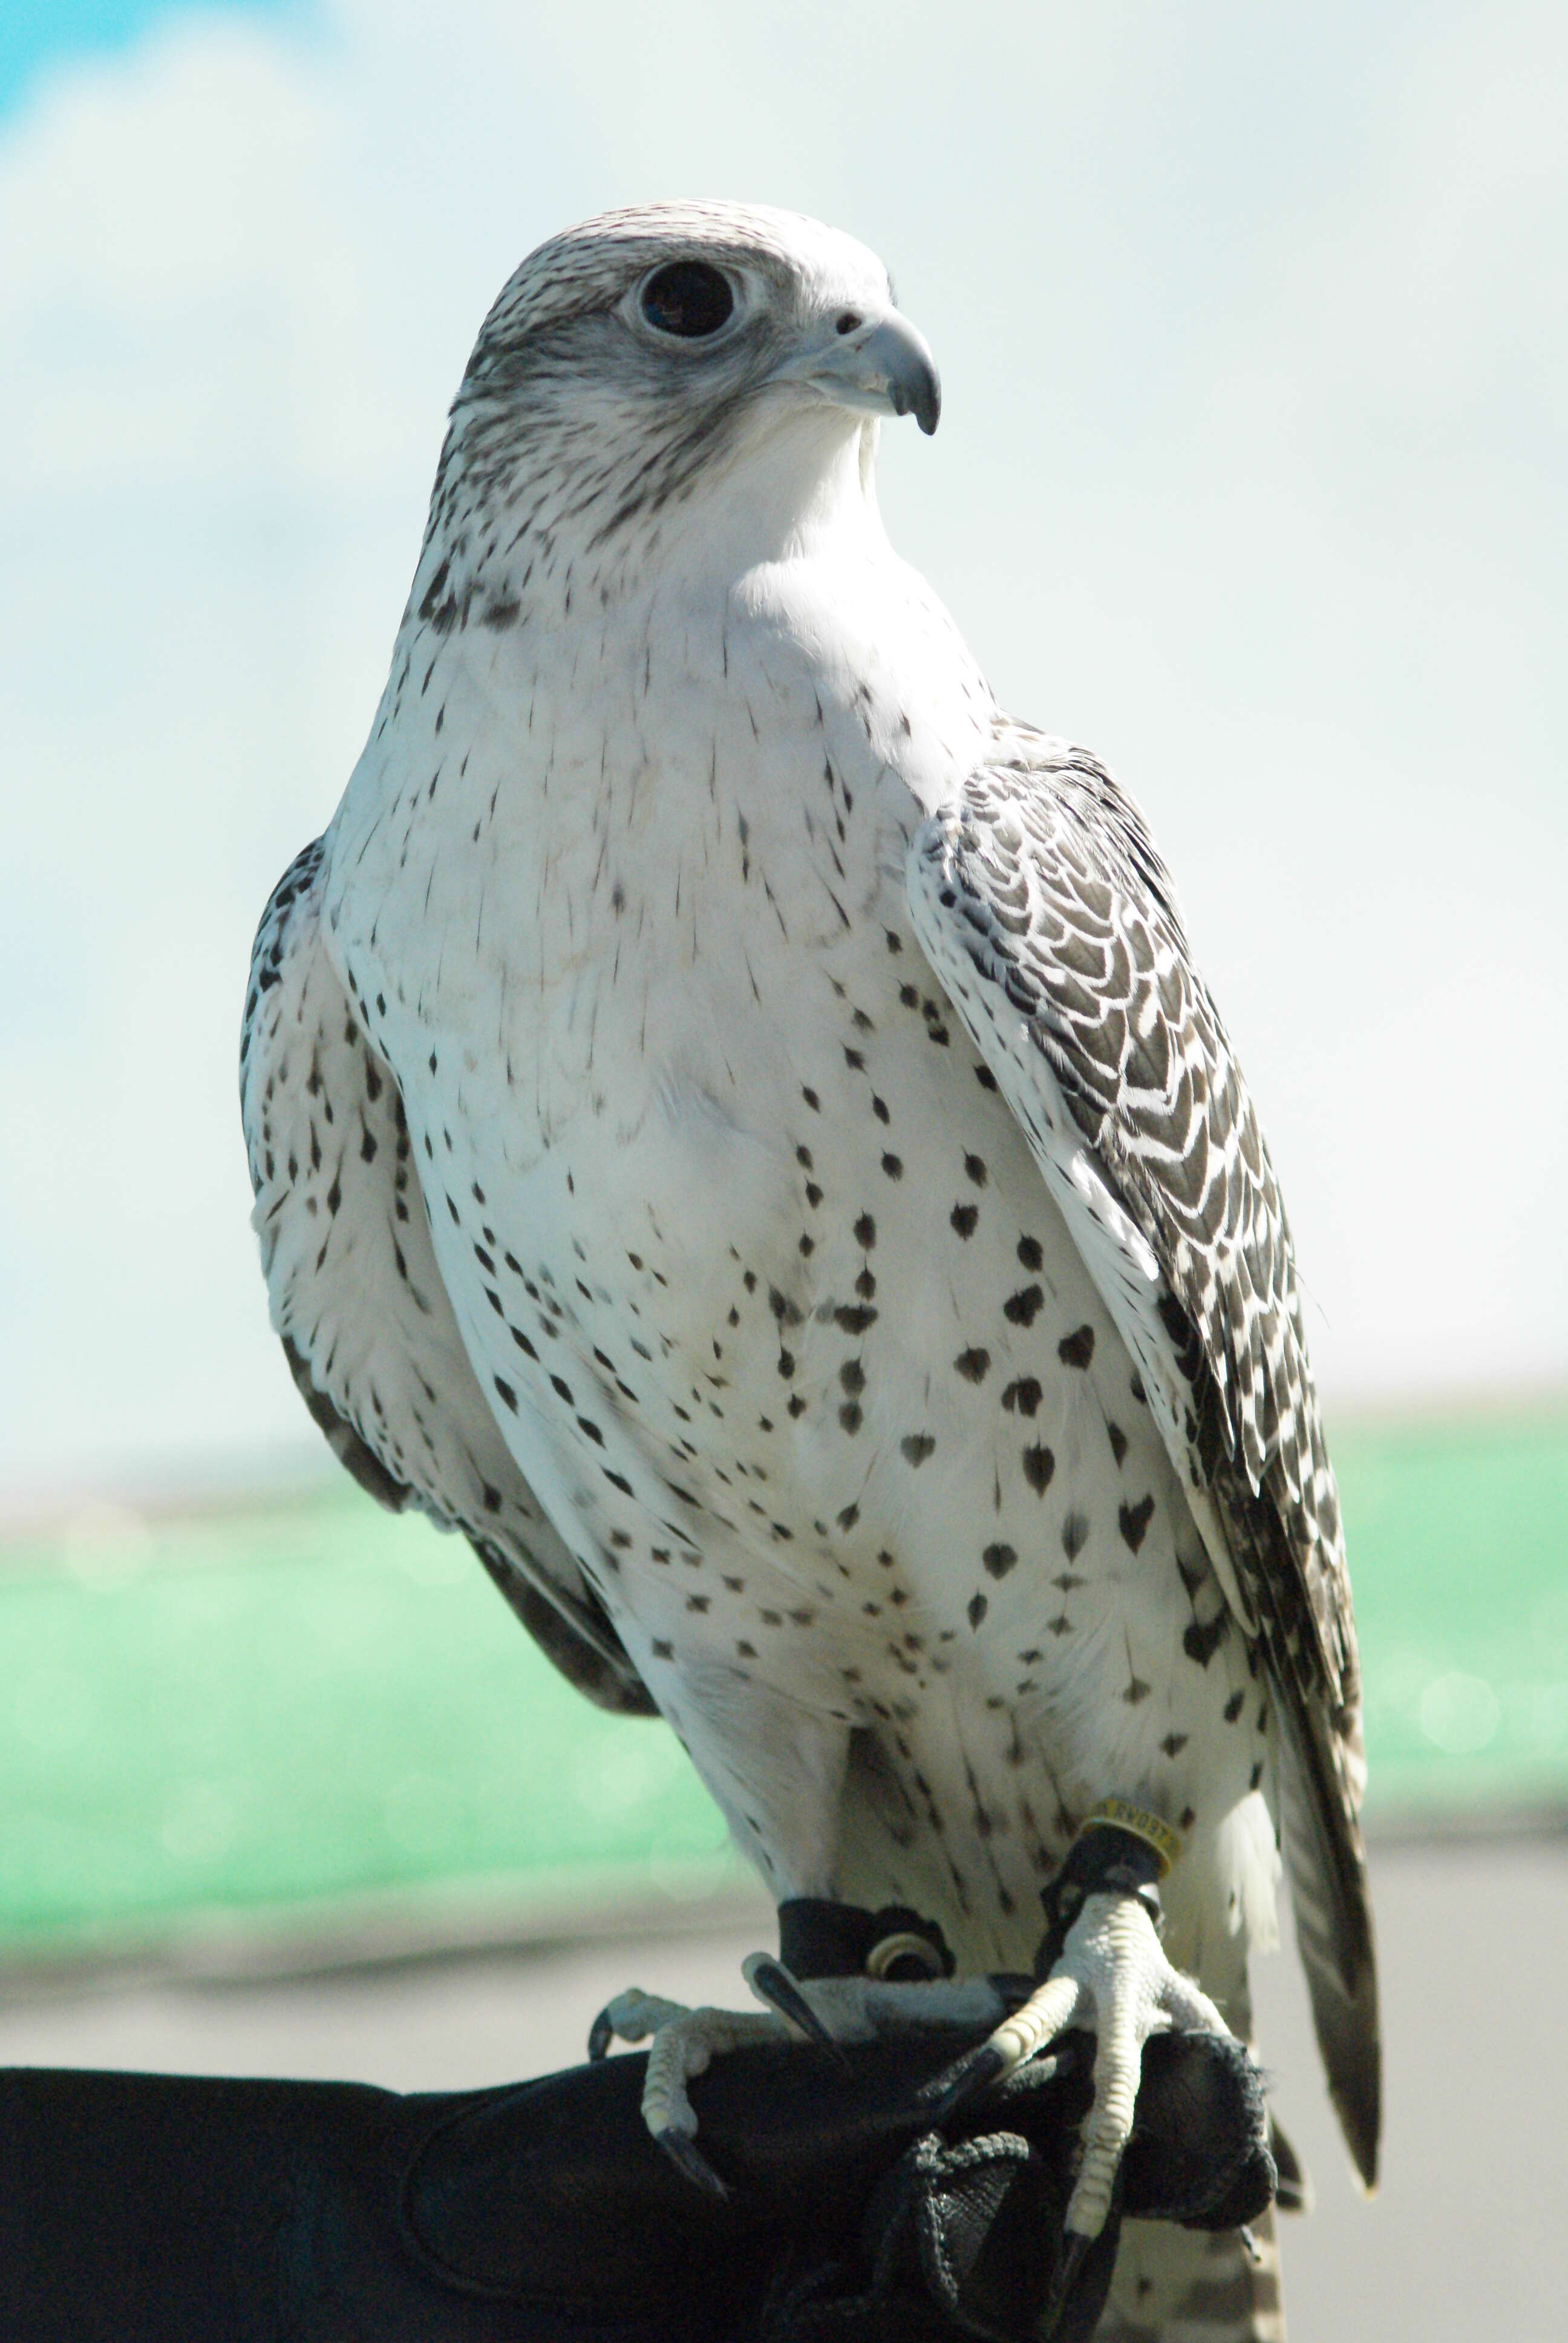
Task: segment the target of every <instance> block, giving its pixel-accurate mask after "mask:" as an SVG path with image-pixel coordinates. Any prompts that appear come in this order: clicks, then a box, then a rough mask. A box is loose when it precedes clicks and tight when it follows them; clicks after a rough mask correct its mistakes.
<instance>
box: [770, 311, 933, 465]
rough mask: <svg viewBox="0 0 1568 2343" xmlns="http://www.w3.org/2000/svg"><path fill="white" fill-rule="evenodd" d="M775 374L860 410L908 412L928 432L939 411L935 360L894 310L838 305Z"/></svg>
mask: <svg viewBox="0 0 1568 2343" xmlns="http://www.w3.org/2000/svg"><path fill="white" fill-rule="evenodd" d="M774 379H775V381H779V382H799V383H804V384H806V385H807V386H808V387H809V388H810V389H812V390H815V391H817V392H819V394H820V395H821V397H824V398H827V399H830V400H831V401H832V403H833V405H834V406H835V407H849V408H851V409H852V410H853V411H854V412H855V413H857V414H859V415H912V416H913V417H914V418H915V420H916V422H917V423H918V424H919V425H920V429H921V430H922V431H923V432H925V434H926V435H927V437H930V434H931V433H932V432H933V431H934V430H935V429H936V427H937V421H938V418H939V417H940V414H941V411H942V385H941V377H940V375H939V374H938V372H937V362H936V360H935V358H933V357H932V356H931V354H930V349H929V348H928V347H927V346H926V340H925V337H924V336H923V335H922V334H919V333H917V332H916V330H915V328H914V327H913V326H911V325H910V321H909V319H908V318H907V317H900V315H899V312H898V311H897V310H896V309H889V310H885V311H884V312H882V314H881V315H879V316H867V315H866V314H865V313H864V312H862V311H859V310H852V309H845V310H840V311H839V314H838V315H837V316H836V317H832V318H829V319H828V320H827V321H826V322H825V324H824V325H823V326H822V327H819V328H818V329H817V331H816V332H814V333H813V335H812V337H811V340H810V343H809V346H808V347H806V348H805V349H803V350H800V351H799V352H798V353H797V355H796V356H795V357H792V358H789V359H787V360H786V362H785V363H784V365H783V366H781V367H779V369H778V372H777V374H776V375H775V377H774Z"/></svg>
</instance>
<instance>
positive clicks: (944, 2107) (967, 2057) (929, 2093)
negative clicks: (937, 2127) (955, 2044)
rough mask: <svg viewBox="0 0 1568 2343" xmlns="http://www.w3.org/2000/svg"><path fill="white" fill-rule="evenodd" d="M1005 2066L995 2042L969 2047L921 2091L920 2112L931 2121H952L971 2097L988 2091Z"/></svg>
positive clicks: (968, 2104)
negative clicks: (973, 2048) (976, 2047)
mask: <svg viewBox="0 0 1568 2343" xmlns="http://www.w3.org/2000/svg"><path fill="white" fill-rule="evenodd" d="M1006 2066H1007V2059H1006V2056H1004V2054H1003V2053H1002V2052H1001V2051H1000V2050H999V2049H998V2048H997V2046H996V2044H995V2043H994V2042H982V2043H981V2044H980V2047H979V2049H978V2050H966V2051H965V2052H964V2055H963V2056H962V2057H961V2058H955V2059H954V2061H953V2063H952V2065H951V2066H950V2067H949V2068H948V2069H947V2071H946V2073H945V2074H941V2075H939V2076H938V2077H937V2078H936V2080H935V2082H934V2083H929V2084H928V2085H927V2086H926V2088H925V2089H924V2090H923V2091H922V2092H921V2094H920V2113H921V2114H922V2115H923V2116H924V2117H926V2119H927V2121H928V2122H930V2123H934V2124H944V2123H949V2122H950V2121H951V2119H952V2117H954V2116H956V2115H959V2114H961V2112H962V2111H963V2109H964V2108H965V2107H968V2106H970V2103H971V2101H973V2100H975V2099H978V2098H980V2097H981V2095H982V2094H983V2093H984V2092H986V2091H989V2090H990V2087H991V2085H992V2084H993V2083H994V2082H995V2081H996V2079H997V2077H999V2076H1000V2074H1002V2073H1003V2072H1004V2071H1005V2069H1006Z"/></svg>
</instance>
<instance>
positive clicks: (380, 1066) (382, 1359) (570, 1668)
mask: <svg viewBox="0 0 1568 2343" xmlns="http://www.w3.org/2000/svg"><path fill="white" fill-rule="evenodd" d="M321 862H322V849H321V841H320V840H317V843H316V844H315V845H313V846H307V848H306V850H305V851H304V853H303V854H301V855H299V856H298V857H297V860H295V861H294V862H293V863H292V864H291V865H290V867H289V869H288V870H286V871H285V873H284V875H283V877H282V879H281V880H279V881H278V883H277V886H276V890H274V893H273V896H272V900H271V901H270V902H269V903H268V904H267V907H266V912H265V914H264V915H263V918H262V922H261V926H260V929H259V930H258V931H257V934H256V946H255V950H254V951H253V953H252V956H251V970H250V988H249V990H248V993H247V995H246V1006H245V1022H244V1028H243V1031H242V1036H241V1041H240V1107H241V1111H242V1114H243V1117H244V1121H245V1135H246V1148H247V1150H248V1152H249V1156H250V1176H251V1184H252V1186H253V1187H254V1189H255V1191H256V1208H255V1211H254V1212H253V1214H252V1223H253V1225H254V1227H255V1229H256V1234H257V1236H258V1237H259V1238H260V1240H261V1260H262V1271H263V1274H264V1275H265V1277H266V1284H267V1292H268V1295H269V1297H270V1300H271V1304H272V1322H273V1325H274V1327H275V1328H276V1332H278V1334H279V1335H280V1336H281V1337H282V1340H283V1348H284V1353H285V1355H286V1358H287V1360H288V1364H289V1368H290V1370H291V1372H292V1373H293V1375H294V1380H295V1382H296V1383H297V1385H298V1387H299V1390H300V1393H301V1395H302V1396H303V1398H304V1400H305V1403H306V1405H307V1408H308V1409H309V1410H310V1413H311V1414H312V1415H313V1416H314V1417H315V1419H316V1421H317V1423H318V1424H319V1425H320V1427H321V1429H322V1431H323V1432H324V1433H326V1434H327V1441H328V1443H330V1445H331V1447H332V1448H333V1450H334V1452H335V1453H336V1454H337V1457H338V1458H339V1460H340V1462H341V1463H344V1464H345V1465H347V1469H348V1471H349V1472H350V1473H353V1475H354V1477H355V1479H356V1480H357V1482H359V1483H360V1484H361V1486H362V1487H364V1488H366V1489H368V1490H369V1492H370V1493H371V1495H372V1496H373V1497H376V1498H378V1499H379V1500H380V1502H381V1503H382V1504H384V1505H388V1506H390V1507H391V1508H392V1510H393V1511H394V1512H395V1513H397V1512H401V1511H402V1510H403V1509H404V1508H405V1507H406V1506H409V1505H414V1506H417V1507H418V1509H419V1510H420V1511H421V1512H422V1513H427V1514H428V1515H429V1516H430V1518H431V1520H432V1521H435V1522H437V1523H439V1524H440V1525H441V1526H442V1527H443V1528H444V1529H460V1530H462V1531H463V1532H464V1534H466V1535H467V1538H468V1540H469V1542H470V1544H472V1545H473V1546H474V1547H475V1549H476V1550H477V1554H478V1556H479V1559H480V1561H481V1562H482V1563H483V1564H484V1565H485V1567H486V1569H487V1571H488V1572H489V1574H490V1575H491V1577H492V1578H493V1579H494V1580H495V1581H496V1583H497V1584H498V1586H499V1587H500V1589H501V1592H502V1593H503V1594H505V1595H506V1597H507V1600H508V1602H509V1603H510V1604H511V1605H512V1607H513V1609H514V1610H515V1611H516V1612H517V1613H518V1616H519V1617H520V1618H521V1620H522V1622H523V1624H524V1625H525V1626H526V1627H527V1628H528V1630H529V1632H530V1634H532V1635H533V1636H534V1637H535V1639H536V1640H537V1641H538V1643H539V1644H541V1645H542V1647H543V1649H544V1650H545V1652H546V1653H547V1654H548V1656H549V1658H550V1659H551V1660H553V1661H554V1663H555V1664H556V1666H557V1667H558V1668H559V1669H560V1671H561V1673H562V1674H563V1675H566V1676H568V1677H569V1679H570V1680H571V1682H572V1683H573V1684H576V1685H577V1686H578V1689H579V1691H582V1692H585V1693H587V1694H588V1697H589V1699H590V1700H593V1701H596V1702H597V1703H598V1705H599V1706H600V1707H601V1708H609V1709H616V1710H621V1711H624V1712H628V1713H630V1714H634V1715H643V1716H652V1715H656V1714H657V1711H656V1709H655V1707H654V1704H653V1702H652V1701H651V1699H650V1698H649V1697H648V1693H647V1691H646V1690H645V1688H644V1686H643V1684H642V1681H641V1679H640V1678H639V1676H638V1674H637V1671H636V1669H635V1668H634V1667H633V1666H632V1664H631V1662H630V1660H629V1659H628V1656H627V1654H626V1652H625V1650H624V1648H623V1646H622V1644H621V1643H620V1640H619V1638H618V1636H617V1634H616V1632H615V1629H614V1627H613V1625H612V1624H611V1623H610V1621H609V1619H608V1616H607V1614H606V1613H605V1611H604V1608H603V1606H602V1604H600V1603H599V1601H598V1596H597V1595H596V1594H594V1592H593V1590H592V1588H591V1587H590V1586H589V1585H588V1584H587V1582H586V1580H585V1579H584V1578H583V1575H582V1574H581V1572H580V1571H579V1570H578V1565H577V1564H576V1562H575V1561H574V1560H573V1558H572V1556H571V1554H569V1553H568V1550H567V1548H566V1546H565V1545H564V1544H562V1542H561V1540H560V1538H559V1537H558V1535H557V1534H556V1532H555V1531H554V1530H553V1529H552V1528H551V1526H550V1524H549V1523H548V1521H547V1519H546V1518H545V1514H544V1512H543V1509H542V1508H541V1507H540V1505H539V1503H538V1500H537V1499H536V1498H535V1497H534V1495H533V1493H532V1491H531V1490H530V1489H529V1487H528V1483H527V1482H526V1481H525V1480H524V1479H523V1477H522V1474H521V1473H519V1472H518V1467H517V1465H516V1464H515V1463H513V1461H512V1458H511V1456H510V1454H509V1453H508V1449H507V1446H506V1443H505V1442H504V1441H503V1439H502V1437H501V1434H500V1431H499V1429H498V1425H497V1423H496V1422H495V1419H494V1418H493V1416H492V1415H491V1413H490V1412H489V1409H488V1408H487V1406H486V1404H485V1400H484V1396H483V1394H482V1393H481V1392H480V1389H479V1385H478V1382H477V1378H476V1377H475V1374H474V1371H473V1368H472V1366H471V1365H470V1364H469V1362H468V1357H467V1353H466V1351H465V1350H464V1348H463V1342H462V1337H461V1335H460V1334H459V1332H458V1331H457V1320H456V1318H455V1316H454V1315H453V1311H452V1305H451V1302H450V1301H449V1300H448V1298H447V1290H446V1288H445V1286H444V1285H443V1284H442V1282H441V1276H440V1272H439V1271H438V1270H437V1266H436V1256H435V1252H434V1251H433V1249H432V1246H431V1242H430V1231H429V1225H428V1222H427V1220H426V1217H425V1205H424V1201H423V1198H422V1196H421V1194H420V1191H419V1182H418V1180H417V1177H416V1176H415V1172H414V1169H413V1165H412V1163H411V1161H410V1160H409V1146H408V1132H407V1124H406V1122H405V1120H404V1114H403V1101H402V1099H401V1098H400V1097H399V1095H398V1092H397V1085H396V1083H395V1082H394V1081H393V1079H392V1076H391V1074H390V1072H389V1071H387V1067H386V1065H385V1064H384V1063H383V1061H381V1060H380V1059H379V1058H378V1057H377V1055H376V1053H375V1051H373V1050H372V1049H371V1048H370V1046H369V1043H368V1042H367V1040H366V1038H365V1034H364V1032H363V1031H362V1029H361V1027H360V1024H359V1021H358V1019H357V1015H356V1013H355V1011H354V1008H353V1004H352V1003H351V1002H350V1001H349V1000H348V998H347V994H346V993H345V991H344V990H343V987H342V985H341V984H340V982H339V981H338V979H337V974H336V972H335V970H334V969H333V967H332V964H331V962H330V960H328V958H327V952H326V950H325V949H324V948H323V945H322V942H321V939H320V933H319V926H318V887H319V881H320V873H321Z"/></svg>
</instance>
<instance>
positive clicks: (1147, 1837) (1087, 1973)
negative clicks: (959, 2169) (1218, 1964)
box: [936, 1807, 1230, 2241]
mask: <svg viewBox="0 0 1568 2343" xmlns="http://www.w3.org/2000/svg"><path fill="white" fill-rule="evenodd" d="M1129 1816H1131V1818H1132V1819H1131V1827H1129V1826H1128V1825H1127V1822H1126V1821H1125V1820H1124V1819H1123V1818H1124V1817H1129ZM1155 1831H1159V1832H1161V1833H1162V1835H1163V1838H1164V1840H1166V1841H1168V1842H1171V1845H1174V1844H1175V1842H1174V1841H1173V1839H1172V1835H1171V1833H1170V1832H1168V1831H1165V1830H1164V1826H1163V1825H1161V1824H1159V1823H1158V1822H1157V1821H1156V1820H1155V1819H1154V1818H1153V1817H1151V1816H1144V1815H1136V1814H1135V1813H1134V1810H1132V1809H1131V1808H1126V1807H1120V1808H1119V1809H1118V1811H1117V1819H1116V1820H1115V1821H1111V1820H1110V1819H1098V1818H1091V1825H1090V1826H1089V1828H1088V1830H1087V1831H1086V1833H1085V1835H1083V1836H1082V1837H1081V1838H1080V1840H1079V1842H1078V1844H1077V1845H1076V1846H1075V1847H1074V1848H1073V1850H1072V1852H1071V1854H1070V1855H1069V1857H1068V1861H1067V1863H1066V1864H1065V1865H1063V1867H1062V1871H1061V1873H1060V1875H1059V1876H1058V1878H1057V1880H1056V1881H1055V1882H1054V1883H1053V1885H1052V1886H1051V1888H1050V1889H1049V1890H1048V1891H1047V1896H1046V1906H1047V1912H1048V1915H1049V1916H1050V1920H1051V1922H1052V1924H1053V1925H1052V1926H1050V1927H1049V1928H1048V1931H1047V1935H1046V1939H1045V1943H1044V1945H1043V1946H1042V1947H1041V1966H1044V1967H1047V1968H1048V1970H1049V1974H1048V1975H1047V1976H1046V1979H1045V1982H1044V1983H1043V1984H1042V1985H1040V1986H1038V1987H1037V1988H1036V1989H1035V1991H1034V1992H1033V1993H1032V1994H1030V1996H1029V1998H1028V2000H1027V2001H1025V2002H1024V2003H1023V2005H1022V2006H1021V2007H1020V2008H1018V2009H1015V2010H1014V2011H1013V2012H1012V2014H1011V2015H1010V2016H1009V2017H1007V2018H1006V2019H1004V2020H1003V2022H1002V2024H1001V2025H1000V2026H997V2027H996V2029H995V2030H994V2032H993V2033H992V2034H991V2036H990V2039H989V2040H988V2041H986V2042H983V2043H981V2045H980V2047H979V2048H978V2049H977V2050H973V2051H971V2052H970V2053H969V2055H968V2056H966V2057H964V2058H962V2059H960V2061H959V2062H958V2063H957V2064H956V2065H955V2066H953V2067H952V2068H950V2071H949V2073H948V2075H947V2077H945V2078H944V2079H943V2082H942V2084H941V2086H940V2095H939V2097H938V2099H937V2102H936V2116H937V2120H938V2121H939V2122H945V2121H947V2120H949V2119H950V2117H952V2116H954V2115H955V2114H957V2112H958V2111H959V2109H960V2107H965V2106H967V2105H968V2104H969V2103H970V2100H972V2099H973V2098H975V2097H978V2095H979V2094H980V2092H981V2091H983V2090H984V2089H986V2088H987V2087H989V2085H990V2084H991V2083H993V2082H996V2081H998V2080H1000V2078H1001V2077H1003V2076H1006V2075H1010V2074H1011V2073H1012V2072H1013V2071H1014V2069H1015V2068H1017V2067H1019V2066H1022V2065H1023V2064H1024V2062H1025V2061H1026V2060H1027V2059H1030V2058H1032V2057H1034V2056H1036V2055H1037V2054H1038V2053H1039V2052H1040V2051H1041V2050H1043V2049H1045V2048H1046V2047H1047V2046H1048V2045H1049V2044H1050V2043H1052V2042H1054V2041H1055V2040H1056V2038H1057V2036H1059V2035H1060V2034H1062V2033H1064V2032H1065V2031H1066V2030H1067V2028H1068V2027H1069V2026H1079V2027H1082V2028H1083V2029H1085V2030H1086V2031H1092V2032H1093V2033H1094V2035H1095V2036H1097V2038H1098V2043H1099V2048H1098V2051H1097V2053H1096V2056H1095V2061H1094V2104H1093V2107H1091V2110H1090V2113H1089V2116H1088V2118H1087V2120H1086V2122H1085V2125H1084V2129H1083V2137H1082V2144H1081V2163H1080V2166H1079V2172H1078V2178H1077V2181H1076V2183H1075V2185H1074V2187H1073V2191H1072V2196H1071V2198H1070V2202H1069V2204H1068V2208H1067V2219H1066V2227H1067V2230H1068V2232H1069V2236H1070V2237H1080V2238H1082V2239H1084V2240H1085V2241H1088V2240H1090V2239H1092V2238H1094V2237H1098V2236H1099V2235H1100V2232H1101V2229H1102V2228H1103V2227H1104V2226H1105V2219H1106V2216H1107V2213H1108V2212H1109V2210H1110V2207H1111V2192H1112V2190H1113V2188H1114V2187H1115V2182H1116V2173H1117V2167H1118V2166H1119V2165H1120V2164H1121V2156H1122V2151H1123V2149H1124V2148H1125V2147H1126V2146H1127V2142H1128V2138H1129V2137H1130V2135H1131V2130H1132V2115H1133V2108H1134V2106H1135V2104H1136V2101H1137V2097H1138V2085H1139V2077H1140V2072H1141V2061H1142V2054H1143V2046H1144V2044H1145V2043H1146V2042H1147V2041H1148V2040H1149V2038H1150V2036H1151V2035H1155V2034H1163V2033H1167V2032H1171V2031H1176V2032H1189V2033H1205V2034H1218V2035H1222V2036H1227V2037H1228V2036H1229V2035H1230V2028H1229V2026H1227V2025H1226V2024H1225V2021H1224V2019H1223V2018H1222V2017H1221V2015H1220V2012H1219V2011H1218V2009H1216V2007H1215V2006H1214V2004H1213V2003H1212V2002H1211V2000H1210V1999H1209V1996H1207V1994H1205V1993H1203V1992H1202V1991H1201V1989H1200V1988H1199V1987H1198V1986H1196V1985H1194V1984H1193V1982H1192V1980H1191V1978H1190V1977H1185V1976H1181V1974H1180V1972H1179V1971H1178V1970H1176V1969H1174V1968H1172V1966H1171V1963H1170V1962H1169V1961H1168V1960H1167V1959H1166V1957H1165V1953H1164V1950H1163V1948H1162V1946H1161V1943H1160V1939H1159V1936H1158V1935H1157V1934H1156V1926H1157V1923H1158V1920H1159V1916H1160V1897H1159V1892H1158V1889H1157V1887H1156V1885H1155V1881H1156V1879H1157V1878H1159V1877H1160V1876H1161V1875H1163V1873H1164V1871H1165V1870H1166V1869H1167V1868H1168V1865H1169V1859H1170V1858H1169V1853H1168V1851H1167V1849H1166V1848H1165V1847H1164V1846H1162V1845H1161V1841H1160V1840H1159V1839H1157V1838H1155V1837H1153V1836H1152V1833H1153V1832H1155Z"/></svg>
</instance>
